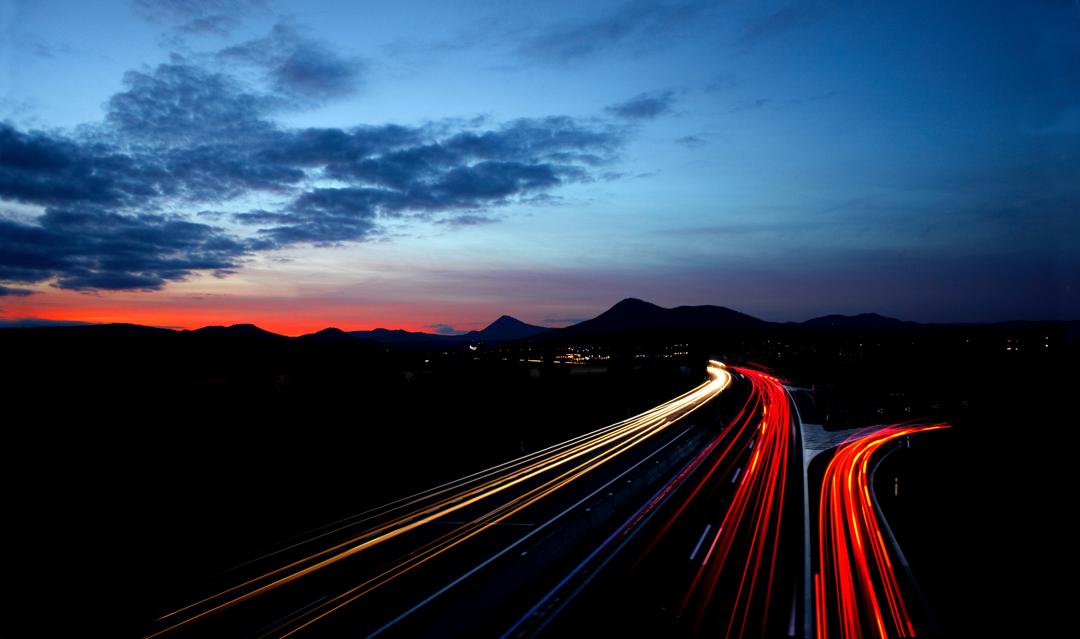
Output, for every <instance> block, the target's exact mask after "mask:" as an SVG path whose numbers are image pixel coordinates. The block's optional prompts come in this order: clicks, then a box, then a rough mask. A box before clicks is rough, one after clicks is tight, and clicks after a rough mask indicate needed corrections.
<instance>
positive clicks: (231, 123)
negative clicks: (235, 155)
mask: <svg viewBox="0 0 1080 639" xmlns="http://www.w3.org/2000/svg"><path fill="white" fill-rule="evenodd" d="M124 85H125V86H126V87H127V90H125V91H122V92H120V93H117V94H115V95H113V96H112V97H111V98H109V101H108V103H107V104H106V116H105V117H106V122H107V123H108V124H110V125H111V126H113V127H114V128H115V129H116V130H117V132H118V133H120V134H122V135H123V136H124V137H125V139H130V140H134V141H155V140H156V141H168V142H172V143H178V142H185V141H192V140H200V139H217V140H223V141H224V140H227V141H229V142H230V143H236V142H238V141H242V140H243V139H246V138H250V137H252V136H254V135H259V134H263V133H266V132H267V131H268V130H269V129H270V124H269V123H268V122H267V121H266V120H265V119H263V118H264V116H265V115H266V114H268V113H269V112H270V111H272V110H273V108H274V107H275V106H276V102H275V101H274V99H273V98H270V97H268V96H265V95H260V94H256V93H254V92H251V91H248V90H246V89H245V88H244V87H243V86H241V85H240V84H239V83H238V82H237V81H236V80H235V79H233V78H231V77H230V76H227V75H225V74H223V73H215V72H212V71H209V70H207V69H204V68H202V67H199V66H196V65H194V64H191V63H188V62H187V61H185V60H184V59H183V58H180V57H177V56H174V57H173V60H172V61H171V62H170V63H168V64H161V65H158V66H157V67H156V68H154V69H153V70H150V71H128V72H127V73H125V74H124Z"/></svg>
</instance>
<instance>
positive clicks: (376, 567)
mask: <svg viewBox="0 0 1080 639" xmlns="http://www.w3.org/2000/svg"><path fill="white" fill-rule="evenodd" d="M706 374H707V380H706V381H704V382H703V383H701V384H700V385H699V386H697V387H695V388H693V389H691V390H690V391H688V392H686V393H684V394H683V395H680V396H679V397H676V398H674V399H672V400H670V401H668V402H665V403H664V404H661V405H660V406H657V407H655V408H653V409H650V410H648V411H645V412H643V413H641V414H639V415H636V416H634V417H631V418H629V419H626V420H623V421H620V422H617V423H615V424H611V425H609V426H606V427H604V428H600V429H597V430H594V431H592V432H589V433H586V434H583V435H580V436H578V437H575V438H572V439H570V440H567V441H565V442H562V443H559V444H556V445H554V446H550V447H548V448H545V449H543V450H538V451H535V452H532V453H529V454H527V455H524V456H522V457H519V458H517V459H513V460H510V461H507V462H505V463H502V464H499V465H496V466H493V467H491V468H488V469H486V470H482V471H480V472H477V473H474V474H472V475H468V476H466V477H462V478H460V479H458V480H455V481H451V482H448V483H446V484H443V485H441V486H436V487H434V488H431V489H429V490H425V491H423V492H420V493H417V494H415V495H412V496H410V497H406V498H403V499H400V500H398V501H395V502H392V503H389V504H386V505H384V506H381V507H379V508H375V509H372V510H369V511H366V512H363V513H359V514H357V515H354V516H352V517H350V518H347V519H344V520H341V521H338V522H335V523H333V524H330V525H327V526H324V527H323V528H321V529H318V530H315V531H311V532H310V533H309V534H307V535H304V536H302V537H301V538H298V539H296V540H294V541H293V542H291V543H287V544H284V545H283V546H282V547H279V548H277V549H276V550H274V551H273V552H270V553H268V554H266V555H263V556H261V557H259V558H257V559H254V560H252V561H249V562H247V563H245V564H243V565H241V566H237V567H236V568H234V569H233V570H230V571H227V572H226V573H225V574H224V575H223V576H222V579H221V587H220V588H219V589H217V590H215V591H213V592H208V593H207V595H206V596H204V597H202V598H201V599H199V600H197V601H193V602H188V603H186V604H184V605H183V606H182V607H178V608H177V609H175V610H174V611H172V612H170V613H168V614H166V615H164V616H162V617H161V618H160V619H159V620H158V622H157V624H156V626H155V627H154V628H152V629H151V630H150V631H149V632H148V633H147V634H146V637H148V638H155V637H172V636H176V637H181V636H184V637H189V636H200V637H201V636H222V635H225V636H239V637H252V638H255V637H258V638H264V637H266V638H269V637H278V638H281V637H292V636H330V637H336V636H349V637H355V636H361V637H381V636H386V637H390V636H409V637H418V636H419V637H474V636H484V637H488V636H490V637H503V638H504V639H523V638H526V637H538V636H544V637H561V636H566V635H575V636H576V635H582V634H603V635H630V636H645V635H647V636H687V637H689V636H704V635H708V636H718V637H743V636H784V637H787V636H807V635H809V634H811V633H812V634H813V636H816V637H821V638H824V637H828V636H830V635H833V636H836V635H839V636H840V637H842V638H844V639H850V638H857V637H862V636H880V637H891V636H900V637H908V636H914V634H915V632H916V630H917V629H918V626H919V625H920V623H919V621H917V620H916V619H913V615H912V614H911V612H910V608H911V606H910V605H909V603H908V599H909V598H910V593H911V588H912V585H910V584H913V580H911V579H910V578H907V577H905V576H904V575H902V574H900V575H898V572H897V570H896V569H895V568H894V566H895V565H896V563H897V560H896V557H897V556H899V563H900V564H903V558H902V554H900V552H899V548H898V547H897V546H896V544H895V542H894V541H893V540H892V539H891V534H890V533H889V531H888V528H887V525H885V524H884V523H883V522H882V521H881V516H880V512H878V510H877V508H876V502H875V501H874V499H873V495H872V474H873V468H874V466H873V465H872V460H875V459H880V452H881V451H883V450H885V447H886V446H887V445H888V444H889V443H890V442H895V441H896V440H898V439H900V438H903V437H906V436H909V435H911V434H914V433H918V432H924V431H928V430H934V429H938V428H944V427H946V425H944V424H916V423H909V424H897V425H893V426H886V427H871V428H867V429H862V430H859V431H857V432H855V433H854V434H853V435H851V436H849V437H847V438H846V439H844V440H843V443H842V444H840V445H839V446H836V447H835V448H833V449H831V450H833V451H834V452H833V454H832V456H831V458H828V463H827V466H826V467H825V471H824V477H823V479H822V482H821V484H820V485H818V484H816V483H815V484H813V485H807V484H806V481H807V475H806V468H805V467H804V464H803V457H804V455H803V453H804V448H803V440H802V424H801V422H800V419H799V416H798V412H797V410H795V402H794V400H793V399H792V397H791V395H790V394H789V387H788V386H786V385H785V382H784V380H782V379H781V378H779V377H777V376H775V375H773V374H771V373H769V372H763V371H761V370H757V369H755V368H748V367H739V366H725V365H724V364H721V363H720V362H717V361H713V360H710V361H709V363H708V366H707V369H706ZM725 391H726V392H725ZM721 395H723V397H724V399H723V401H720V402H715V401H714V400H716V399H717V398H718V397H720V396H721ZM707 406H708V407H709V410H702V409H703V408H705V407H707ZM719 408H723V410H719ZM832 436H833V437H836V439H835V440H834V442H835V441H840V437H841V436H838V435H837V434H836V433H833V434H832ZM830 445H832V444H830ZM817 495H820V500H816V499H814V500H813V503H809V502H807V501H806V497H805V496H817ZM811 521H816V526H815V525H811V524H809V522H811ZM887 541H888V543H887ZM909 582H910V583H909ZM804 592H805V593H806V596H805V597H804V596H803V593H804ZM807 608H810V609H807Z"/></svg>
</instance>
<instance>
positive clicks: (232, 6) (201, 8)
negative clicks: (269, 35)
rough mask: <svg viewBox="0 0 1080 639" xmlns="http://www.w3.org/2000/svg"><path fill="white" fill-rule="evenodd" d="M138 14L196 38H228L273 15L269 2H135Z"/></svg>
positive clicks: (188, 0)
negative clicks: (248, 22)
mask: <svg viewBox="0 0 1080 639" xmlns="http://www.w3.org/2000/svg"><path fill="white" fill-rule="evenodd" d="M132 4H133V6H134V9H135V13H136V14H138V15H139V16H141V17H142V18H144V19H146V20H149V21H150V22H153V23H155V24H162V25H168V26H170V27H173V28H174V29H176V30H177V31H180V32H183V33H193V34H214V35H228V33H229V32H231V31H232V30H233V29H235V28H236V27H237V26H239V25H240V23H241V22H243V21H244V20H245V19H247V18H250V17H252V16H255V15H260V14H265V13H268V12H269V6H268V3H267V2H266V0H134V1H133V2H132Z"/></svg>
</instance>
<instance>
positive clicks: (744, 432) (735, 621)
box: [654, 368, 792, 637]
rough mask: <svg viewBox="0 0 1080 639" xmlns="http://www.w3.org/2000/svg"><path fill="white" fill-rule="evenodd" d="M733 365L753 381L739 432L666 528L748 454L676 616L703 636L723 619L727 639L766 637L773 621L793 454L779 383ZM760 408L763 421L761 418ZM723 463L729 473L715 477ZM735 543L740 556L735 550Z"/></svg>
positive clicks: (784, 395) (787, 405)
mask: <svg viewBox="0 0 1080 639" xmlns="http://www.w3.org/2000/svg"><path fill="white" fill-rule="evenodd" d="M734 370H735V371H737V372H738V373H740V374H741V375H743V376H744V377H746V378H747V379H748V380H749V381H750V383H751V386H752V392H751V398H750V400H749V402H748V403H749V406H750V409H749V410H748V411H744V413H742V414H740V416H739V417H738V418H737V419H736V422H734V423H733V424H732V426H733V427H734V428H735V429H737V430H736V432H735V436H734V437H732V438H731V439H730V443H729V445H728V447H727V448H726V449H725V450H724V451H723V452H722V453H721V454H720V455H717V456H716V457H715V458H714V460H713V463H712V465H711V467H710V468H709V470H708V471H707V472H706V473H705V474H704V475H703V476H702V478H701V479H700V481H699V482H698V485H697V486H696V487H695V489H694V490H693V491H692V492H691V494H690V495H689V497H688V498H687V500H686V502H685V503H684V504H683V506H682V507H680V509H679V510H678V511H676V513H675V514H674V515H673V516H672V517H671V518H670V520H669V521H668V523H667V525H666V526H665V527H664V529H663V531H662V533H663V532H666V531H667V530H668V529H669V528H670V527H671V526H672V525H673V524H674V522H675V521H676V519H677V518H678V516H679V514H681V513H682V511H683V510H684V509H685V507H686V506H687V505H688V503H689V502H690V500H692V499H693V498H694V497H695V496H696V495H697V494H698V493H699V492H700V491H701V490H702V489H703V488H704V487H705V486H706V485H709V484H710V483H712V482H714V481H717V480H719V477H720V476H722V475H723V474H724V473H726V472H727V471H728V470H729V469H730V468H731V467H733V466H734V465H735V464H736V463H737V458H738V455H739V454H740V453H742V454H745V452H750V454H751V457H750V461H749V463H748V464H747V465H746V466H745V467H739V468H736V471H735V473H734V475H733V478H732V480H731V481H732V482H733V483H735V480H736V479H737V480H738V481H737V483H736V489H735V494H734V496H733V497H732V499H731V505H730V506H729V507H728V509H727V511H726V512H725V513H724V517H723V519H722V520H721V522H720V525H719V526H718V528H717V530H716V533H715V534H714V535H713V537H712V540H711V541H710V542H709V546H708V551H707V552H706V554H705V559H704V560H703V561H702V563H701V565H700V566H699V567H698V569H697V571H696V572H695V574H694V576H693V578H692V580H691V582H690V586H689V588H688V589H687V591H686V594H685V595H684V596H683V598H682V601H681V602H680V605H679V609H678V616H677V619H678V621H679V622H681V623H685V624H687V626H688V627H687V631H688V632H689V633H690V634H696V633H698V632H699V630H700V628H701V626H702V624H703V623H704V622H705V620H706V618H707V617H709V618H712V619H713V620H716V621H718V622H719V623H720V624H722V627H723V629H724V636H725V637H731V636H736V637H741V636H749V635H763V634H766V629H767V627H768V622H769V610H770V603H771V595H772V592H773V582H774V579H775V577H776V572H777V566H776V564H777V553H778V549H779V546H780V543H779V537H780V525H781V522H782V514H783V504H784V497H785V490H786V488H787V484H788V476H787V475H788V469H789V465H790V459H791V448H792V424H791V409H790V403H789V398H788V394H787V391H786V390H785V388H784V383H783V381H782V380H780V379H779V378H777V377H775V376H773V375H769V374H767V373H762V372H760V371H757V370H754V369H749V368H734ZM759 411H760V420H758V419H757V417H756V416H757V415H758V414H759ZM748 438H749V440H750V444H749V445H746V447H745V448H742V449H739V448H736V446H735V444H736V442H742V441H746V439H748ZM720 468H723V469H724V473H720V474H717V470H718V469H720ZM654 543H655V542H654ZM736 547H738V548H739V550H740V552H739V553H733V552H732V550H733V549H734V548H736ZM721 580H723V581H724V583H725V585H726V588H725V591H728V590H730V591H731V592H733V593H734V596H733V597H730V596H724V597H718V596H716V592H717V588H718V584H719V583H720V582H721Z"/></svg>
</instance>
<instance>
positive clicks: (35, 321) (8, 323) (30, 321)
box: [0, 317, 90, 328]
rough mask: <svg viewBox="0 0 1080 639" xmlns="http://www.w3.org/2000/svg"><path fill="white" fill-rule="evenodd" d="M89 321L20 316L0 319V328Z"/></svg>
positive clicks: (34, 326) (79, 324) (60, 324)
mask: <svg viewBox="0 0 1080 639" xmlns="http://www.w3.org/2000/svg"><path fill="white" fill-rule="evenodd" d="M89 324H90V322H78V321H74V320H51V319H44V318H41V317H22V318H19V319H15V320H6V319H0V328H36V327H40V326H88V325H89Z"/></svg>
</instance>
